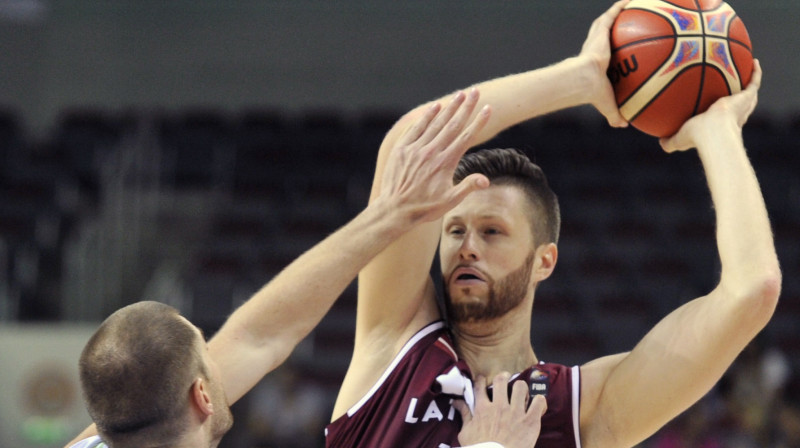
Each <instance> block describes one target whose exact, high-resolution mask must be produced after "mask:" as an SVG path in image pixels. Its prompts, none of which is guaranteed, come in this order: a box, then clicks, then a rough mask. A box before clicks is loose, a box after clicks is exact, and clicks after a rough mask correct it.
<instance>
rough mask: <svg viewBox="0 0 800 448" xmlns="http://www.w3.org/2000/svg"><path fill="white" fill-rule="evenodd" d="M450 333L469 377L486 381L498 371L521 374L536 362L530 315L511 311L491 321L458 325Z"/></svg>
mask: <svg viewBox="0 0 800 448" xmlns="http://www.w3.org/2000/svg"><path fill="white" fill-rule="evenodd" d="M519 311H522V310H519ZM453 334H454V336H455V339H456V347H457V350H458V354H459V356H460V357H461V358H462V359H464V360H465V361H466V362H467V365H469V367H470V370H471V371H472V374H473V376H477V375H483V376H485V377H486V378H487V379H488V381H491V379H492V378H494V376H495V375H496V374H498V373H500V372H504V371H505V372H509V373H512V374H513V373H517V372H521V371H523V370H525V369H526V368H528V367H530V366H532V365H533V364H536V363H537V362H538V360H537V358H536V354H535V353H534V352H533V346H532V345H531V339H530V334H531V329H530V313H525V312H514V311H512V312H510V313H508V314H506V315H505V316H503V317H500V318H497V319H493V320H491V321H484V322H479V323H474V322H470V323H459V324H457V325H454V327H453Z"/></svg>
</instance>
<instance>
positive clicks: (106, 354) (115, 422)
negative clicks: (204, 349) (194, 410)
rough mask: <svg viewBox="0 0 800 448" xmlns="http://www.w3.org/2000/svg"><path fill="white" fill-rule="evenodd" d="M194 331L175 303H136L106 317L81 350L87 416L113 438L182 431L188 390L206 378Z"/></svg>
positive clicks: (160, 435)
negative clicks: (201, 378) (200, 378)
mask: <svg viewBox="0 0 800 448" xmlns="http://www.w3.org/2000/svg"><path fill="white" fill-rule="evenodd" d="M198 337H199V336H198V333H197V332H196V330H195V329H194V328H193V327H192V326H191V325H190V324H188V322H187V321H186V320H185V319H182V318H181V317H180V314H179V313H178V310H176V309H175V308H173V307H171V306H168V305H165V304H162V303H158V302H150V301H146V302H139V303H135V304H133V305H129V306H126V307H124V308H121V309H120V310H118V311H117V312H115V313H113V314H112V315H111V316H109V317H108V318H107V319H106V320H105V321H104V322H103V323H102V324H101V326H100V328H98V330H97V331H96V332H95V333H94V335H93V336H92V337H91V338H90V339H89V342H88V343H87V344H86V347H84V349H83V352H82V353H81V357H80V362H79V370H80V381H81V386H82V389H83V394H84V398H85V400H86V406H87V408H88V411H89V415H90V416H91V417H92V420H93V421H94V422H95V424H96V425H97V428H98V430H99V432H100V433H101V435H103V436H104V437H105V438H108V439H109V441H110V442H113V441H114V440H115V438H119V439H120V440H123V439H127V438H130V437H137V438H138V437H140V436H141V434H142V433H147V435H148V437H152V438H153V439H156V440H170V439H172V438H175V437H178V436H179V435H180V434H181V433H182V432H183V431H184V430H185V421H186V419H185V418H184V417H185V415H186V413H187V412H188V409H189V408H188V406H187V405H188V400H189V391H190V389H191V386H192V383H193V382H194V379H195V378H196V377H197V376H198V374H199V375H202V376H204V377H206V378H207V377H208V372H206V370H205V365H204V364H203V362H202V358H201V354H200V353H199V352H198V349H197V338H198Z"/></svg>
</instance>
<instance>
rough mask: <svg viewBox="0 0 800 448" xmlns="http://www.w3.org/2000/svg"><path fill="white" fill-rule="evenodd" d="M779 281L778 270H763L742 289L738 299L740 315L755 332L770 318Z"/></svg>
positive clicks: (778, 293)
mask: <svg viewBox="0 0 800 448" xmlns="http://www.w3.org/2000/svg"><path fill="white" fill-rule="evenodd" d="M781 282H782V276H781V273H780V270H775V271H774V272H773V271H765V272H763V273H762V274H760V275H758V276H756V277H754V278H753V279H752V280H751V281H750V282H749V287H748V288H746V289H745V290H744V291H742V295H741V296H740V299H739V303H740V304H741V305H742V306H741V311H742V316H743V317H744V319H745V320H746V321H747V323H749V324H750V326H752V329H753V331H754V332H755V333H757V332H759V331H761V330H762V329H763V328H764V327H765V326H766V325H767V323H769V321H770V319H772V315H773V314H774V313H775V308H776V307H777V305H778V297H779V296H780V294H781Z"/></svg>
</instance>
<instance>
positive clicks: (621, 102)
mask: <svg viewBox="0 0 800 448" xmlns="http://www.w3.org/2000/svg"><path fill="white" fill-rule="evenodd" d="M639 42H641V41H639ZM677 44H678V40H677V39H675V43H674V45H673V46H672V50H670V52H669V53H667V57H666V58H664V59H663V60H662V61H661V62H660V63H659V64H658V68H657V70H661V69H662V68H663V67H664V64H665V63H666V62H667V61H669V59H670V57H672V53H673V52H674V51H675V45H677ZM620 48H622V47H620ZM689 67H692V66H691V65H690V66H689ZM682 72H683V70H681V71H679V72H678V74H677V75H675V77H678V76H680V74H681V73H682ZM674 79H675V78H673V80H674ZM646 84H647V82H646V80H645V82H642V83H640V84H639V85H638V86H636V88H635V89H633V91H631V93H630V94H629V95H628V96H626V97H625V99H623V100H622V101H620V104H619V107H622V106H623V105H624V104H625V103H627V102H628V101H629V100H630V99H631V98H633V96H634V95H636V92H638V91H640V90H642V88H644V86H645V85H646ZM670 84H672V80H670V82H668V83H667V84H666V85H665V86H664V89H662V90H659V91H658V93H657V94H656V95H655V96H654V97H653V98H651V99H650V101H648V102H647V103H646V104H645V105H644V106H643V107H642V108H641V109H640V110H639V112H636V114H635V115H634V116H633V117H631V119H630V120H628V121H631V122H632V121H633V120H635V119H636V117H638V116H639V114H641V113H642V112H643V111H644V110H645V109H646V108H647V106H649V105H650V103H652V102H653V100H654V99H655V97H657V96H658V95H660V94H661V92H663V91H664V90H666V88H667V86H669V85H670Z"/></svg>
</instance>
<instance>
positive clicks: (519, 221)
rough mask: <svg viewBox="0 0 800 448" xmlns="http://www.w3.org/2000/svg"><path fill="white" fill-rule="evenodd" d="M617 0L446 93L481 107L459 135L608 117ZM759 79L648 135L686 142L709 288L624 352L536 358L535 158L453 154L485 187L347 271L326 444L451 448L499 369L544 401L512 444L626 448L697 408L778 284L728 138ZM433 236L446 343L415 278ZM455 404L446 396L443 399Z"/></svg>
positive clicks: (549, 249)
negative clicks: (707, 234)
mask: <svg viewBox="0 0 800 448" xmlns="http://www.w3.org/2000/svg"><path fill="white" fill-rule="evenodd" d="M624 5H625V2H618V3H616V4H615V5H614V6H612V7H611V8H610V9H609V10H608V11H607V12H606V13H604V14H603V15H601V16H600V17H599V18H598V19H596V20H595V22H594V23H593V25H592V27H591V29H590V30H589V33H588V37H587V39H586V40H585V42H584V45H583V48H582V50H581V52H580V53H579V54H578V56H576V57H572V58H569V59H566V60H564V61H562V62H560V63H557V64H555V65H552V66H549V67H546V68H542V69H539V70H534V71H530V72H526V73H521V74H517V75H510V76H506V77H502V78H498V79H493V80H490V81H487V82H483V83H480V84H478V85H477V88H478V89H479V90H480V92H481V95H480V98H479V97H478V95H477V93H476V92H475V91H471V92H469V93H467V94H464V93H462V92H459V93H457V94H455V95H454V97H453V98H454V99H455V101H463V102H464V104H470V105H471V104H472V103H475V104H476V106H475V107H472V106H470V107H469V108H466V109H463V110H469V109H473V108H474V109H480V107H481V104H482V102H487V103H490V104H492V108H493V111H494V113H493V119H492V121H491V122H490V123H489V124H488V125H487V126H485V127H484V128H483V129H482V131H481V132H480V134H479V136H478V137H477V139H476V140H477V141H481V142H484V141H486V140H489V139H490V138H492V137H493V136H495V135H496V134H497V133H499V132H500V131H502V130H504V129H507V128H509V127H510V126H513V125H515V124H518V123H521V122H523V121H526V120H528V119H531V118H533V117H536V116H539V115H543V114H546V113H549V112H552V111H555V110H559V109H564V108H567V107H571V106H576V105H580V104H592V105H593V106H594V107H595V108H596V109H598V111H599V112H600V113H602V114H603V115H604V116H605V117H606V119H607V120H608V122H609V123H610V124H611V125H612V126H624V125H625V124H626V123H625V122H624V120H623V119H622V117H621V116H620V114H619V111H618V108H617V106H616V103H615V100H614V95H613V90H612V87H611V84H610V82H609V80H608V78H607V77H606V68H607V66H608V61H609V57H610V49H609V46H610V43H609V30H610V26H611V25H612V23H613V21H614V19H615V17H616V16H617V15H618V13H619V12H620V10H621V9H622V7H623V6H624ZM760 82H761V71H760V67H759V65H758V64H757V63H756V64H755V69H754V73H753V77H752V81H751V83H750V84H749V85H748V86H747V88H746V89H745V90H744V91H743V92H741V93H739V94H736V95H734V96H730V97H726V98H723V99H721V100H719V101H718V102H716V103H715V104H714V105H713V106H712V107H711V108H710V109H709V110H708V111H707V112H706V113H704V114H701V115H699V116H696V117H694V118H692V119H691V120H689V121H688V122H686V123H685V124H684V125H683V127H682V128H681V129H680V131H679V132H678V133H677V134H675V135H674V136H672V137H670V138H668V139H662V140H661V142H660V143H661V145H662V147H663V149H664V150H665V151H666V152H668V153H671V152H674V151H684V150H688V149H691V148H696V149H697V153H698V155H699V157H700V161H701V163H702V166H703V168H704V170H705V173H706V176H707V180H708V185H709V188H710V191H711V196H712V200H713V205H714V210H715V212H716V217H717V234H716V242H717V246H718V250H719V256H720V260H721V266H722V272H721V275H720V277H719V283H718V285H717V286H716V287H715V288H714V289H713V290H712V291H711V292H709V293H708V294H707V295H706V296H704V297H700V298H697V299H696V300H693V301H691V302H689V303H687V304H686V305H684V306H682V307H680V308H678V309H677V310H675V311H674V312H672V313H671V314H669V315H668V316H666V317H665V318H664V319H663V320H662V321H661V322H660V323H658V324H657V325H656V326H655V327H654V328H653V329H652V330H651V331H650V332H649V333H648V334H647V335H646V336H645V337H644V338H643V339H642V341H641V342H640V343H639V344H638V345H637V346H636V347H635V348H634V349H633V350H632V351H631V352H628V353H621V354H614V355H610V356H607V357H603V358H599V359H596V360H593V361H591V362H588V363H587V364H584V365H581V366H574V367H568V366H563V365H558V364H550V363H544V362H543V361H542V360H540V359H538V358H537V356H536V354H535V352H534V350H533V346H532V344H531V341H530V330H531V313H532V306H533V301H534V293H535V290H536V286H537V285H538V284H539V282H541V281H544V280H545V279H547V278H548V277H549V276H550V274H551V273H552V272H553V269H554V267H555V265H556V261H557V259H558V248H557V245H556V243H557V238H558V230H559V213H558V204H557V200H556V196H555V195H554V194H553V192H552V191H551V190H550V189H549V187H548V186H547V182H546V180H545V177H544V175H543V173H542V171H541V170H540V169H539V167H538V166H536V165H534V164H533V163H531V162H530V161H529V160H528V159H527V158H526V157H525V156H523V155H521V154H520V153H518V152H517V151H514V150H485V151H479V152H476V153H473V154H470V155H467V156H466V157H464V159H463V160H462V163H461V164H460V166H459V168H458V169H457V172H456V177H455V181H456V182H459V181H462V180H461V179H465V180H468V179H469V176H474V175H475V174H476V173H480V174H483V175H486V176H487V177H489V179H490V181H491V186H490V187H489V188H486V189H482V190H479V191H475V192H473V193H471V194H470V195H469V196H468V197H467V198H466V199H465V200H464V201H463V202H461V203H460V204H459V205H458V206H456V207H455V208H454V209H452V210H450V211H449V212H447V213H446V214H445V215H444V217H443V219H441V220H437V221H435V222H430V223H424V224H420V225H418V226H417V227H416V228H415V229H414V230H413V231H410V232H408V233H406V234H405V235H403V236H402V237H401V238H400V239H399V240H397V241H396V242H394V243H393V244H392V245H390V246H389V247H388V248H387V249H386V250H385V251H383V252H382V253H381V254H380V255H379V256H377V257H376V258H375V259H373V260H372V261H371V262H370V263H369V264H368V265H367V266H366V267H365V268H364V269H363V270H362V271H361V273H360V275H359V296H358V308H357V320H356V335H355V346H354V352H353V358H352V360H351V363H350V366H349V369H348V371H347V374H346V377H345V379H344V382H343V384H342V387H341V389H340V392H339V396H338V398H337V401H336V404H335V408H334V417H333V421H332V423H331V424H330V425H329V426H328V427H327V431H326V433H327V439H326V440H327V446H328V447H331V448H333V447H336V448H339V447H356V446H360V447H398V446H409V447H411V446H413V447H426V448H427V447H431V448H433V447H439V448H441V447H447V446H458V431H459V424H460V422H459V414H462V413H463V414H464V415H465V416H466V418H467V420H468V419H469V415H470V413H471V412H472V411H471V409H472V408H473V406H472V402H473V401H474V397H473V396H472V395H473V393H472V390H473V389H472V387H471V383H472V379H473V378H475V379H476V380H475V390H480V389H481V388H482V387H483V386H484V385H485V381H486V380H485V379H484V378H494V377H495V374H496V373H497V372H502V371H506V372H512V373H515V376H514V377H512V379H511V381H512V384H513V385H514V386H516V385H517V384H518V383H522V384H524V385H525V387H526V388H527V389H528V391H529V393H530V394H531V395H544V396H546V400H547V412H546V413H545V414H544V416H543V417H542V422H541V424H542V427H541V435H540V436H539V438H538V441H537V440H536V439H530V440H529V442H528V446H530V447H532V446H534V444H535V446H536V447H537V448H555V447H558V448H569V447H583V448H622V447H631V446H634V445H636V444H637V443H639V442H641V441H642V440H644V439H646V438H647V437H648V436H650V435H651V434H653V433H654V432H655V431H657V430H658V429H659V428H661V427H662V426H663V425H664V424H665V423H667V422H668V421H669V420H671V419H672V418H674V417H675V416H677V415H678V414H679V413H681V412H682V411H684V410H685V409H687V408H688V407H689V406H690V405H692V404H693V403H695V402H696V401H697V400H699V399H700V398H701V397H702V396H703V395H704V394H705V393H706V392H708V391H709V389H710V388H711V387H712V386H713V385H714V384H715V383H716V382H717V381H718V380H719V378H720V377H721V376H722V374H723V373H724V372H725V370H726V369H727V368H728V366H729V365H730V364H731V363H732V361H733V360H734V359H735V357H736V356H737V355H738V354H739V353H740V351H741V350H742V349H743V348H744V347H745V345H747V343H748V341H750V340H751V339H753V337H754V336H755V335H756V334H757V333H758V332H759V331H760V330H761V329H762V328H763V327H764V326H765V325H766V323H767V322H768V321H769V319H770V317H771V316H772V314H773V312H774V309H775V306H776V304H777V300H778V296H779V292H780V285H781V273H780V268H779V265H778V260H777V256H776V253H775V248H774V244H773V240H772V234H771V230H770V223H769V220H768V217H767V212H766V209H765V206H764V201H763V198H762V196H761V192H760V189H759V186H758V182H757V180H756V177H755V174H754V172H753V168H752V167H751V165H750V163H749V160H748V158H747V156H746V153H745V149H744V146H743V141H742V132H741V128H742V126H743V124H744V123H745V121H746V120H747V118H748V116H749V115H750V113H751V112H752V110H753V108H754V107H755V105H756V100H757V91H758V88H759V85H760ZM426 107H428V106H426V105H423V106H420V107H419V108H417V109H414V110H412V111H411V112H410V113H408V114H407V115H406V116H404V117H403V118H401V119H400V121H398V123H397V124H396V125H395V126H394V127H393V129H391V130H390V131H389V133H388V134H387V136H386V138H385V140H384V142H383V144H382V146H381V149H380V153H379V156H378V162H377V169H376V174H375V181H374V184H373V190H372V194H373V196H374V197H375V198H378V197H379V195H378V194H379V192H380V191H381V189H382V188H383V186H382V182H383V181H382V178H383V175H382V173H383V170H384V169H385V168H384V167H385V166H386V163H387V161H388V160H389V158H390V157H391V156H392V152H393V149H392V148H393V147H395V146H396V145H395V141H396V140H397V139H398V138H400V137H401V136H402V135H403V134H404V132H405V129H406V128H407V127H408V125H409V123H413V122H414V121H415V120H416V119H417V117H418V116H419V115H420V114H421V113H423V112H424V110H425V108H426ZM432 125H433V126H445V124H444V122H441V123H437V122H434V123H433V124H432ZM552 150H553V151H557V150H558V148H553V149H552ZM462 182H463V181H462ZM437 243H438V249H439V257H440V259H439V261H440V265H441V270H442V277H443V281H444V284H443V290H444V292H445V297H444V299H445V304H446V308H447V311H448V315H449V316H448V317H449V319H450V321H449V324H450V326H451V330H452V336H451V332H449V331H448V328H447V327H446V324H445V323H444V322H443V321H442V320H441V319H442V316H441V315H440V311H439V310H438V309H437V306H436V302H435V298H434V294H435V289H434V284H433V281H432V279H431V277H430V275H429V269H430V267H431V264H432V261H433V257H434V254H435V253H436V251H437ZM686 256H688V257H691V254H686ZM709 274H711V273H709ZM515 380H517V381H516V382H515ZM503 387H504V384H503V383H502V382H501V383H500V384H497V385H495V387H493V389H494V390H495V393H496V391H497V390H499V389H502V388H503ZM458 396H463V402H462V401H460V400H457V399H456V400H455V401H454V399H455V398H456V397H458ZM453 408H455V409H456V410H458V411H459V413H456V412H453Z"/></svg>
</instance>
